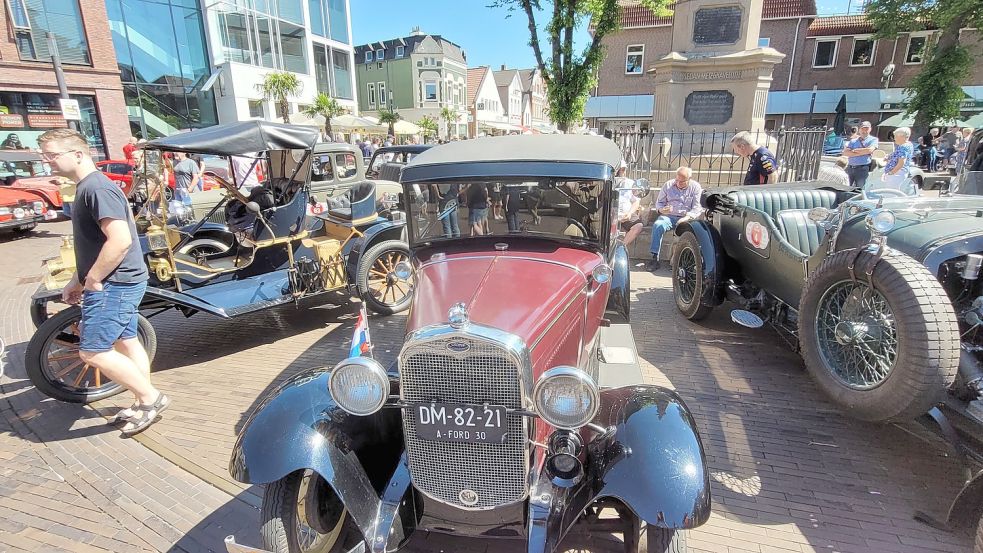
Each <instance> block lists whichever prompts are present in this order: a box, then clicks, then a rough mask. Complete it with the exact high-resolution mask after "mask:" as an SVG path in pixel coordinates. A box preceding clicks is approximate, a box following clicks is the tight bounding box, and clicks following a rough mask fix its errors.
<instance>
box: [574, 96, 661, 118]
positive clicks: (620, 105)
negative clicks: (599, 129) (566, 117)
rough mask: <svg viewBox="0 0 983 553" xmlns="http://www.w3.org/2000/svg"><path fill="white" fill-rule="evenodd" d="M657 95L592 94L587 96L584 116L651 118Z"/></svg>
mask: <svg viewBox="0 0 983 553" xmlns="http://www.w3.org/2000/svg"><path fill="white" fill-rule="evenodd" d="M654 104H655V95H653V94H636V95H625V96H592V97H590V98H587V106H586V107H585V108H584V117H590V118H600V119H651V118H652V107H653V106H654Z"/></svg>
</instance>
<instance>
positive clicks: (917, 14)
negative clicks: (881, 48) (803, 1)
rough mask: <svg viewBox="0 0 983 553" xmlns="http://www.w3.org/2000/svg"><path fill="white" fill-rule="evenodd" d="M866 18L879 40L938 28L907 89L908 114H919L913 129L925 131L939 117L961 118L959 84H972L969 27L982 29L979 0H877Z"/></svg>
mask: <svg viewBox="0 0 983 553" xmlns="http://www.w3.org/2000/svg"><path fill="white" fill-rule="evenodd" d="M867 18H868V19H869V20H870V22H871V23H872V24H873V25H874V29H875V31H876V33H875V38H895V37H897V36H898V35H899V34H901V33H903V32H908V31H920V30H923V29H927V28H937V29H938V30H939V32H938V33H937V34H936V35H933V37H932V38H931V39H929V41H928V42H927V43H926V45H925V51H924V52H923V53H922V59H923V63H924V65H923V66H922V70H921V72H919V74H918V76H916V77H915V78H914V79H912V80H911V82H910V83H909V84H908V87H907V89H906V91H907V92H908V94H909V95H910V97H911V101H910V103H909V104H908V109H907V113H908V114H911V113H915V112H917V115H915V124H914V129H915V131H916V132H918V133H921V132H923V131H925V130H926V129H927V128H928V127H929V125H931V124H932V122H933V121H935V120H936V119H950V118H956V117H958V116H959V104H960V102H962V100H963V90H962V87H961V86H960V85H962V84H964V83H966V82H968V78H969V75H970V72H971V70H972V68H973V55H972V54H970V52H969V49H968V48H967V47H966V46H967V44H966V43H967V42H968V41H969V38H968V36H966V37H960V36H959V30H960V29H963V28H966V27H974V28H977V29H979V28H983V2H980V0H873V1H872V2H871V3H869V4H867Z"/></svg>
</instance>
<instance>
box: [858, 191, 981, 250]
mask: <svg viewBox="0 0 983 553" xmlns="http://www.w3.org/2000/svg"><path fill="white" fill-rule="evenodd" d="M981 209H983V202H977V206H976V207H970V206H968V205H962V206H958V208H956V207H955V206H950V208H948V209H919V206H917V205H916V206H915V207H914V208H911V209H894V210H893V211H894V214H895V220H896V222H895V225H894V228H893V229H892V230H891V231H890V232H888V233H887V245H888V246H890V247H892V248H894V249H896V250H900V251H902V252H904V253H906V254H908V255H910V256H912V257H914V258H915V259H919V260H921V259H923V258H924V256H925V255H926V254H927V253H928V252H929V251H930V250H931V249H932V248H933V247H934V245H936V244H942V243H946V242H950V241H952V240H957V239H961V238H969V237H971V236H983V217H981V216H979V215H978V214H979V213H981V211H980V210H981ZM869 239H870V231H868V230H867V228H866V225H865V224H864V218H863V217H855V218H854V219H853V220H851V221H849V222H848V223H847V225H846V226H845V227H844V229H843V232H842V233H841V237H840V244H841V245H842V246H847V247H849V246H859V245H861V244H864V243H866V242H867V241H868V240H869Z"/></svg>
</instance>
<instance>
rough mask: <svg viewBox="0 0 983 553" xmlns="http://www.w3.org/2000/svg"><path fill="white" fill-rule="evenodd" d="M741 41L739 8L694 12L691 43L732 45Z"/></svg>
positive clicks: (727, 7) (706, 9)
mask: <svg viewBox="0 0 983 553" xmlns="http://www.w3.org/2000/svg"><path fill="white" fill-rule="evenodd" d="M740 39H741V8H739V7H738V6H726V7H722V8H703V9H700V10H697V11H696V18H695V20H694V22H693V42H694V43H695V44H698V45H707V44H734V43H736V42H737V41H738V40H740Z"/></svg>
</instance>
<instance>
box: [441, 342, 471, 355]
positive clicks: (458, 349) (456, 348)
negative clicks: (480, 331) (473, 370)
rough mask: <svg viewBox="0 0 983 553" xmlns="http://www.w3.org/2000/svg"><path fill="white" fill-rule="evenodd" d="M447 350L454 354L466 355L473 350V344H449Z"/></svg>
mask: <svg viewBox="0 0 983 553" xmlns="http://www.w3.org/2000/svg"><path fill="white" fill-rule="evenodd" d="M447 349H448V350H450V351H453V352H454V353H465V352H467V351H468V350H470V349H471V344H469V343H467V342H460V341H454V342H448V343H447Z"/></svg>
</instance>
